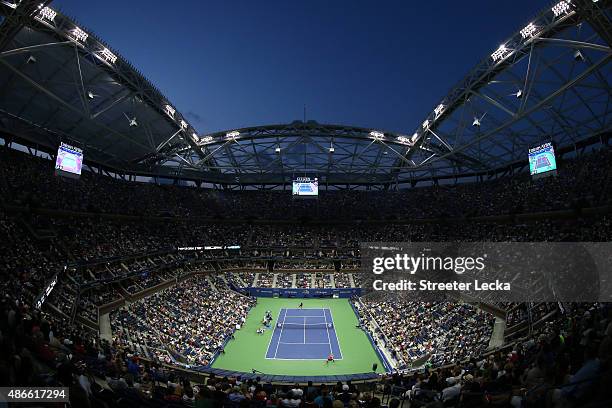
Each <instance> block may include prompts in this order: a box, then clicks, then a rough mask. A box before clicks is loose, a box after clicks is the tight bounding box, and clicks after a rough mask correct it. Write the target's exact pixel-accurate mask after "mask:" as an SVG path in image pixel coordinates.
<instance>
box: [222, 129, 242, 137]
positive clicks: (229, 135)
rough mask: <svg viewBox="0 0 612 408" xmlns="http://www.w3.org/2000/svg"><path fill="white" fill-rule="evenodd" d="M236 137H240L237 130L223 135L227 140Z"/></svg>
mask: <svg viewBox="0 0 612 408" xmlns="http://www.w3.org/2000/svg"><path fill="white" fill-rule="evenodd" d="M238 136H240V132H239V131H237V130H232V131H231V132H227V133H226V134H225V137H227V138H228V139H235V138H237V137H238Z"/></svg>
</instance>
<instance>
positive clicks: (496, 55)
mask: <svg viewBox="0 0 612 408" xmlns="http://www.w3.org/2000/svg"><path fill="white" fill-rule="evenodd" d="M509 52H510V50H509V49H508V47H506V44H502V45H500V46H499V48H497V49H496V50H495V51H494V52H493V54H491V58H492V59H493V62H498V61H501V60H502V59H504V58H505V57H506V56H507V54H508V53H509Z"/></svg>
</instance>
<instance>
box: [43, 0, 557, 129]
mask: <svg viewBox="0 0 612 408" xmlns="http://www.w3.org/2000/svg"><path fill="white" fill-rule="evenodd" d="M549 5H550V3H549V2H547V1H540V0H477V1H476V0H473V1H454V0H446V1H445V0H438V1H435V0H434V1H409V0H404V1H371V0H370V1H361V0H352V1H344V0H343V1H340V0H325V1H324V0H308V1H306V0H303V1H297V0H294V1H287V0H285V1H266V0H261V1H252V0H251V1H220V2H206V1H191V0H175V1H171V2H169V1H164V2H162V1H136V0H130V1H125V0H107V1H97V2H92V1H82V0H81V1H80V0H56V1H53V2H52V3H51V6H52V7H53V8H56V9H59V10H60V11H62V12H63V13H65V14H67V15H69V16H71V17H73V18H76V19H77V21H78V22H79V23H80V24H82V25H83V26H84V27H86V28H87V29H89V30H91V31H92V32H93V33H95V34H96V35H98V36H99V37H100V38H101V39H103V40H104V41H106V42H107V43H108V44H110V46H111V47H112V48H114V49H115V50H117V51H118V52H119V53H120V54H121V55H122V56H123V57H125V58H127V59H128V60H129V61H130V62H132V63H133V64H134V66H136V67H137V68H138V69H139V70H140V71H141V72H143V73H144V75H145V76H146V77H147V78H149V79H150V80H151V82H153V83H154V84H155V85H156V86H157V87H158V88H159V89H160V90H161V92H162V93H163V94H164V95H166V96H167V97H168V98H169V100H170V101H171V102H172V103H173V104H174V105H176V107H177V108H178V110H180V111H181V112H182V113H183V114H185V115H187V117H188V118H189V121H190V122H191V124H192V125H193V126H194V127H195V128H196V129H197V130H198V132H199V133H210V132H213V131H218V130H227V129H234V128H240V127H244V126H257V125H265V124H277V123H287V122H291V121H293V120H296V119H300V120H301V119H302V117H303V107H304V105H306V118H307V119H314V120H317V121H318V122H320V123H334V124H348V125H354V126H363V127H368V128H373V129H381V130H389V131H396V132H402V133H408V134H411V133H412V132H413V131H414V130H415V129H416V127H417V126H419V124H420V123H421V122H422V121H423V120H424V118H425V116H426V114H427V113H428V112H430V111H431V110H432V109H433V108H434V107H435V106H436V105H437V104H438V103H439V102H440V100H441V99H442V98H443V97H444V96H445V95H446V94H447V92H448V91H449V89H450V88H451V87H452V86H453V85H455V84H456V83H457V82H458V81H459V80H460V79H461V78H462V77H463V76H464V75H465V74H466V73H467V72H468V71H469V70H470V69H471V68H472V67H473V66H474V65H475V64H476V63H478V62H479V61H480V60H481V59H483V58H484V57H486V56H488V55H489V54H490V53H491V52H493V51H494V50H495V49H496V48H497V47H498V46H499V44H501V43H502V42H504V41H505V40H506V39H507V38H509V37H510V36H511V35H512V34H513V33H514V32H515V31H518V30H519V29H521V28H522V27H523V26H525V25H526V24H527V23H529V22H530V19H531V18H532V17H534V16H535V15H536V14H537V13H538V12H540V11H541V10H542V9H543V8H544V7H547V6H549Z"/></svg>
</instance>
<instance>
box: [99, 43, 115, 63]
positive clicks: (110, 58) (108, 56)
mask: <svg viewBox="0 0 612 408" xmlns="http://www.w3.org/2000/svg"><path fill="white" fill-rule="evenodd" d="M100 55H101V56H102V58H103V59H104V61H106V62H110V63H112V64H114V63H115V62H116V61H117V56H116V55H115V54H113V53H112V52H111V51H110V50H109V49H108V48H106V47H104V49H102V51H100Z"/></svg>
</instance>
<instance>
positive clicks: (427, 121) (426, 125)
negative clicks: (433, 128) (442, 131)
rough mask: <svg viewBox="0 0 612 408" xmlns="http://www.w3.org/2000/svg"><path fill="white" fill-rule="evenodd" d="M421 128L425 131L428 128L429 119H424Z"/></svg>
mask: <svg viewBox="0 0 612 408" xmlns="http://www.w3.org/2000/svg"><path fill="white" fill-rule="evenodd" d="M421 126H423V129H427V127H429V119H426V120H425V122H423V124H422V125H421Z"/></svg>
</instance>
